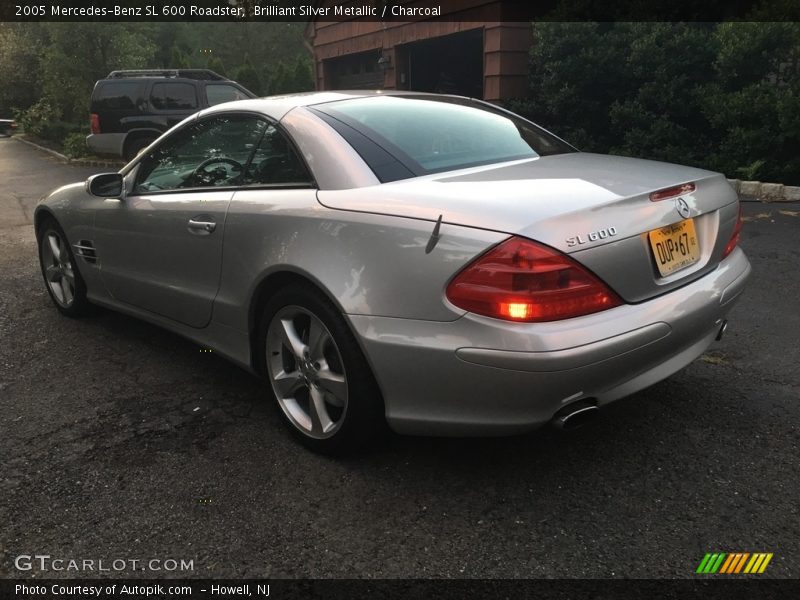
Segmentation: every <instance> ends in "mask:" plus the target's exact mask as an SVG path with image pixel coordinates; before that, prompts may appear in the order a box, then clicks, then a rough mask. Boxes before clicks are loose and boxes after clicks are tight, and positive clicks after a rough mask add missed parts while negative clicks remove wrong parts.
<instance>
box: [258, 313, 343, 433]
mask: <svg viewBox="0 0 800 600" xmlns="http://www.w3.org/2000/svg"><path fill="white" fill-rule="evenodd" d="M267 365H268V370H269V378H270V381H271V383H272V389H273V391H274V392H275V397H276V398H277V400H278V404H279V405H280V407H281V409H283V412H284V413H285V414H286V416H287V417H288V418H289V419H290V420H291V422H292V423H293V424H294V425H295V426H296V427H297V428H299V429H300V430H302V431H303V432H304V433H305V434H306V435H309V436H311V437H313V438H326V437H330V436H331V435H333V434H334V433H336V430H337V429H338V428H339V427H340V426H341V424H342V423H343V422H344V419H345V415H346V413H347V377H346V375H345V372H344V367H343V363H342V357H341V354H340V352H339V348H338V346H337V345H336V342H334V340H333V336H331V333H330V331H328V328H327V327H325V325H324V324H323V323H322V321H320V320H319V318H317V317H316V316H315V315H313V314H312V313H311V312H310V311H308V310H306V309H304V308H302V307H300V306H286V307H284V308H282V309H280V310H279V311H278V312H277V313H276V314H275V315H274V316H273V317H272V321H271V322H270V324H269V327H268V329H267Z"/></svg>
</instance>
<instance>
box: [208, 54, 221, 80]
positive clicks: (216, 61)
mask: <svg viewBox="0 0 800 600" xmlns="http://www.w3.org/2000/svg"><path fill="white" fill-rule="evenodd" d="M208 68H209V69H211V70H212V71H214V72H215V73H217V74H218V75H222V76H223V77H225V65H224V64H223V63H222V59H221V58H220V57H219V56H212V58H211V60H209V61H208Z"/></svg>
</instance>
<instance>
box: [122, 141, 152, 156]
mask: <svg viewBox="0 0 800 600" xmlns="http://www.w3.org/2000/svg"><path fill="white" fill-rule="evenodd" d="M155 139H156V138H136V139H134V140H132V141H130V142H128V143H127V144H125V154H124V156H125V160H127V161H128V162H130V161H132V160H133V159H134V158H136V157H137V156H138V155H139V152H141V151H142V150H144V149H145V148H147V147H148V146H149V145H150V144H152V143H153V142H154V141H155Z"/></svg>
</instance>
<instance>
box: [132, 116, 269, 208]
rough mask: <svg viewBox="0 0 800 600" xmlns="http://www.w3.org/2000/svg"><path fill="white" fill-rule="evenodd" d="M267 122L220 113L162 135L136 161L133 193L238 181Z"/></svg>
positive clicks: (227, 183) (217, 184) (204, 186)
mask: <svg viewBox="0 0 800 600" xmlns="http://www.w3.org/2000/svg"><path fill="white" fill-rule="evenodd" d="M267 127H268V125H267V123H266V122H265V121H263V120H261V119H259V118H257V117H254V116H250V115H222V116H219V117H212V118H209V119H205V120H203V121H200V122H199V123H193V124H192V125H190V126H188V127H186V128H184V129H182V130H181V131H178V132H176V133H175V134H174V135H171V136H170V137H168V138H167V139H166V140H164V142H163V143H162V144H161V145H160V146H159V147H158V148H156V150H154V151H153V152H152V153H150V154H149V155H147V156H145V157H144V158H143V159H142V160H141V162H140V164H139V170H138V173H137V175H136V182H135V184H134V188H133V193H134V194H146V193H148V192H154V191H160V190H177V189H182V188H213V187H223V186H231V185H241V184H242V181H243V177H242V176H243V174H244V170H245V168H246V166H247V164H248V161H249V160H250V157H251V156H252V154H253V152H254V150H255V149H256V145H257V144H258V142H259V140H260V139H261V137H262V136H263V134H264V131H265V129H267Z"/></svg>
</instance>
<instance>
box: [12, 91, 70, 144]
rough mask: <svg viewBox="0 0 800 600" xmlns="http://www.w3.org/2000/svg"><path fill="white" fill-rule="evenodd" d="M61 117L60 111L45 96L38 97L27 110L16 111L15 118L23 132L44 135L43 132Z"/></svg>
mask: <svg viewBox="0 0 800 600" xmlns="http://www.w3.org/2000/svg"><path fill="white" fill-rule="evenodd" d="M60 118H61V111H59V110H58V108H57V107H56V105H55V104H54V103H53V102H52V101H51V100H50V99H49V98H47V97H45V98H42V99H40V100H39V101H38V102H36V103H35V104H34V105H33V106H31V107H30V108H28V109H27V110H22V111H17V114H16V120H17V122H18V123H19V125H20V126H21V127H22V130H23V131H24V132H25V133H28V134H30V135H33V136H36V137H45V136H44V135H43V133H46V132H48V130H49V128H50V127H51V126H52V125H53V124H54V123H55V122H56V121H58V119H60Z"/></svg>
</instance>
